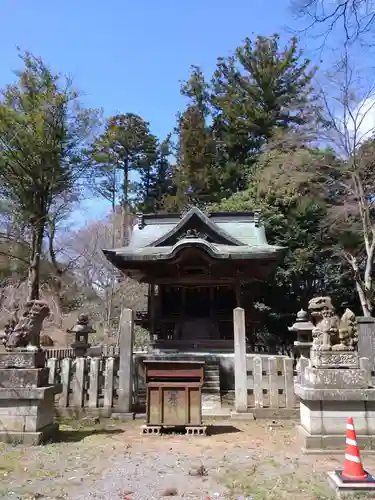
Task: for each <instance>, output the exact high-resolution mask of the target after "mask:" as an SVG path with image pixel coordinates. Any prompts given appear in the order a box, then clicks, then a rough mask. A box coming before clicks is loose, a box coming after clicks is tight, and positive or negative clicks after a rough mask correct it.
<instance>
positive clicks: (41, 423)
mask: <svg viewBox="0 0 375 500" xmlns="http://www.w3.org/2000/svg"><path fill="white" fill-rule="evenodd" d="M60 392H61V386H60V385H48V368H45V353H44V352H43V351H38V352H27V351H12V352H6V353H0V441H2V442H7V443H24V444H39V443H41V442H42V441H46V440H47V439H49V438H51V437H53V435H54V434H55V433H56V432H57V431H58V425H57V424H55V423H54V422H53V417H54V397H55V394H58V393H60Z"/></svg>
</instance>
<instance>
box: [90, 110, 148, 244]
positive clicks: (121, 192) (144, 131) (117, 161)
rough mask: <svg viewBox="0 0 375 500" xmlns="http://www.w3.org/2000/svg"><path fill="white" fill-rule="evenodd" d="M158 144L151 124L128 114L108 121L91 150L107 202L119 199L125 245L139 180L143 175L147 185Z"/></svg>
mask: <svg viewBox="0 0 375 500" xmlns="http://www.w3.org/2000/svg"><path fill="white" fill-rule="evenodd" d="M156 143H157V141H156V138H155V136H154V135H153V134H151V132H150V128H149V123H148V122H146V121H145V120H143V118H141V117H140V116H138V115H135V114H132V113H127V114H123V115H116V116H113V117H111V118H109V119H108V120H107V123H106V126H105V131H104V133H103V134H102V135H101V136H100V137H98V138H97V139H96V141H95V142H94V144H93V146H92V157H93V160H94V164H95V166H96V172H97V180H98V184H99V189H101V191H102V194H103V195H105V197H106V198H107V199H109V198H111V200H112V201H114V199H115V198H116V197H118V198H119V199H120V203H121V207H122V215H123V221H122V224H121V228H122V231H123V233H122V235H121V237H120V238H121V240H122V243H123V244H125V243H126V242H127V241H128V225H129V224H128V222H129V221H128V216H129V213H130V211H131V209H132V208H133V207H134V205H135V204H136V202H137V188H138V187H139V181H138V179H137V176H138V177H139V175H142V176H143V178H144V181H146V182H147V179H148V178H149V177H150V171H151V168H152V165H153V164H154V162H155V160H156ZM134 175H135V178H134ZM132 177H133V178H132Z"/></svg>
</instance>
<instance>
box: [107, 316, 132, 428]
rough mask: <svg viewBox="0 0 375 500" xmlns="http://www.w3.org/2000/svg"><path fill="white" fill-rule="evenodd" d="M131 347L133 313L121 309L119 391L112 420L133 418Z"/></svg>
mask: <svg viewBox="0 0 375 500" xmlns="http://www.w3.org/2000/svg"><path fill="white" fill-rule="evenodd" d="M133 347H134V321H133V311H132V310H131V309H125V308H124V309H123V310H122V311H121V316H120V324H119V348H120V366H119V390H118V401H117V404H116V406H115V412H114V413H113V414H112V417H113V418H120V419H121V418H124V419H129V418H134V414H133V413H132V412H131V410H132V402H133Z"/></svg>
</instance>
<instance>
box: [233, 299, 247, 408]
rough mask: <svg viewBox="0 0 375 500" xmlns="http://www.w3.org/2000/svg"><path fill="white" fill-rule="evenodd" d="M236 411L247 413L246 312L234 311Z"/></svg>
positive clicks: (238, 309) (240, 309) (239, 309)
mask: <svg viewBox="0 0 375 500" xmlns="http://www.w3.org/2000/svg"><path fill="white" fill-rule="evenodd" d="M233 327H234V386H235V411H236V413H245V412H247V369H246V328H245V311H244V310H243V309H242V308H241V307H236V309H234V310H233Z"/></svg>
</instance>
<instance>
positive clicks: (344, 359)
mask: <svg viewBox="0 0 375 500" xmlns="http://www.w3.org/2000/svg"><path fill="white" fill-rule="evenodd" d="M310 306H311V309H312V312H313V315H312V316H313V318H314V317H315V319H316V323H315V329H314V331H313V338H314V340H313V347H312V349H311V351H310V358H309V359H306V358H304V359H301V361H300V366H299V372H298V377H297V383H296V384H295V394H296V396H298V397H299V398H300V428H299V430H300V433H301V435H302V438H303V449H304V451H305V452H310V453H314V452H326V453H332V452H334V451H335V450H340V451H341V450H342V452H344V451H345V435H346V423H347V417H353V419H354V424H355V428H356V431H357V438H358V445H359V447H360V449H361V451H365V450H373V451H374V452H375V388H374V387H372V385H371V376H370V371H369V370H370V368H369V363H368V359H366V358H362V359H360V358H359V355H358V352H357V350H356V348H357V334H356V329H355V322H354V319H355V318H354V315H353V313H351V311H349V310H347V311H346V312H345V314H344V316H343V317H342V318H341V320H340V319H339V318H338V317H337V316H336V315H335V313H334V310H333V307H332V305H331V302H330V299H329V298H327V297H320V298H318V299H313V300H312V301H310Z"/></svg>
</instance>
